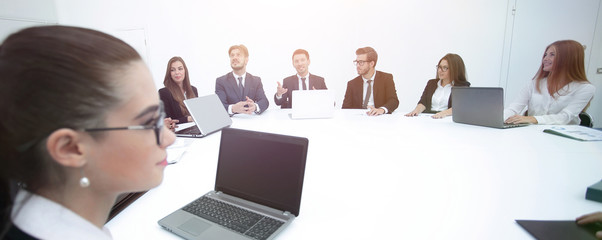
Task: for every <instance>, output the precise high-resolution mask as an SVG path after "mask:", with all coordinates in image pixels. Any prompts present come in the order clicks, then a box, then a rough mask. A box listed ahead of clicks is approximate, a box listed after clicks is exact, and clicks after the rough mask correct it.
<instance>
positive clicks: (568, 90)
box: [504, 78, 596, 125]
mask: <svg viewBox="0 0 602 240" xmlns="http://www.w3.org/2000/svg"><path fill="white" fill-rule="evenodd" d="M547 83H548V81H547V78H544V79H542V80H541V82H540V86H539V87H540V89H541V92H538V91H537V89H536V81H535V80H531V82H530V83H529V84H528V85H527V86H525V87H524V88H523V90H522V91H521V92H520V94H519V95H518V97H517V98H516V99H515V101H514V102H513V103H512V104H510V105H508V107H507V108H506V109H504V120H505V119H508V118H509V117H511V116H513V115H517V114H518V115H522V114H523V113H524V112H525V111H528V115H529V116H533V117H535V119H537V122H538V124H561V125H564V124H579V123H580V122H581V120H580V119H579V113H581V111H583V109H584V108H585V106H586V105H587V104H588V103H589V102H590V101H591V100H592V98H593V97H594V92H595V91H596V87H594V85H592V84H590V83H588V82H571V83H569V84H567V85H566V86H564V87H563V88H562V89H560V90H559V91H558V92H557V93H555V94H554V96H553V97H552V96H551V95H550V94H549V93H548V84H547Z"/></svg>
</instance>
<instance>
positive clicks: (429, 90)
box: [418, 79, 470, 113]
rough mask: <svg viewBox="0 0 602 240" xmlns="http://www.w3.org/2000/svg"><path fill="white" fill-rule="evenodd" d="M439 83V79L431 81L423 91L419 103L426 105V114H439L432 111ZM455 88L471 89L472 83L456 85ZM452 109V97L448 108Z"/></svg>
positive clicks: (448, 102)
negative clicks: (464, 87)
mask: <svg viewBox="0 0 602 240" xmlns="http://www.w3.org/2000/svg"><path fill="white" fill-rule="evenodd" d="M438 82H439V80H438V79H431V80H429V81H428V82H427V83H426V87H424V91H422V96H421V97H420V101H418V103H421V104H422V105H424V106H425V107H426V109H425V110H424V113H437V112H435V111H432V110H431V108H432V106H433V94H434V93H435V90H437V83H438ZM454 86H456V87H459V86H466V87H469V86H470V82H466V84H455V85H454ZM451 107H452V98H451V95H450V96H449V100H448V101H447V108H451Z"/></svg>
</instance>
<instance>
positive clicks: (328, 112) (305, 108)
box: [291, 90, 335, 119]
mask: <svg viewBox="0 0 602 240" xmlns="http://www.w3.org/2000/svg"><path fill="white" fill-rule="evenodd" d="M293 99H294V102H293V104H292V106H291V108H292V113H291V118H292V119H304V118H332V116H333V115H334V107H335V106H334V103H335V102H334V92H333V91H332V90H311V91H299V90H294V91H293Z"/></svg>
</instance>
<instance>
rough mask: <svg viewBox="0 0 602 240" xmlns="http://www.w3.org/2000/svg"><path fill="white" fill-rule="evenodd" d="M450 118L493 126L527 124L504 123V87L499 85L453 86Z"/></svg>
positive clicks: (460, 121)
mask: <svg viewBox="0 0 602 240" xmlns="http://www.w3.org/2000/svg"><path fill="white" fill-rule="evenodd" d="M451 98H452V108H453V112H452V119H453V121H454V122H457V123H465V124H472V125H478V126H485V127H493V128H511V127H521V126H527V125H529V124H505V123H504V89H503V88H500V87H453V88H452V93H451Z"/></svg>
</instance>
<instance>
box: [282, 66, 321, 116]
mask: <svg viewBox="0 0 602 240" xmlns="http://www.w3.org/2000/svg"><path fill="white" fill-rule="evenodd" d="M308 78H309V79H308V80H309V81H308V82H306V84H307V90H313V89H314V88H315V89H328V88H326V83H325V82H324V78H323V77H320V76H316V75H313V74H309V76H308ZM299 81H300V80H299V77H298V76H297V75H293V76H290V77H287V78H285V79H284V80H283V81H282V87H283V88H286V89H288V91H287V92H286V93H285V94H282V97H281V98H280V99H278V98H277V97H276V95H277V93H276V94H274V102H275V103H276V105H278V106H280V108H291V106H292V105H293V91H294V90H299Z"/></svg>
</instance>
